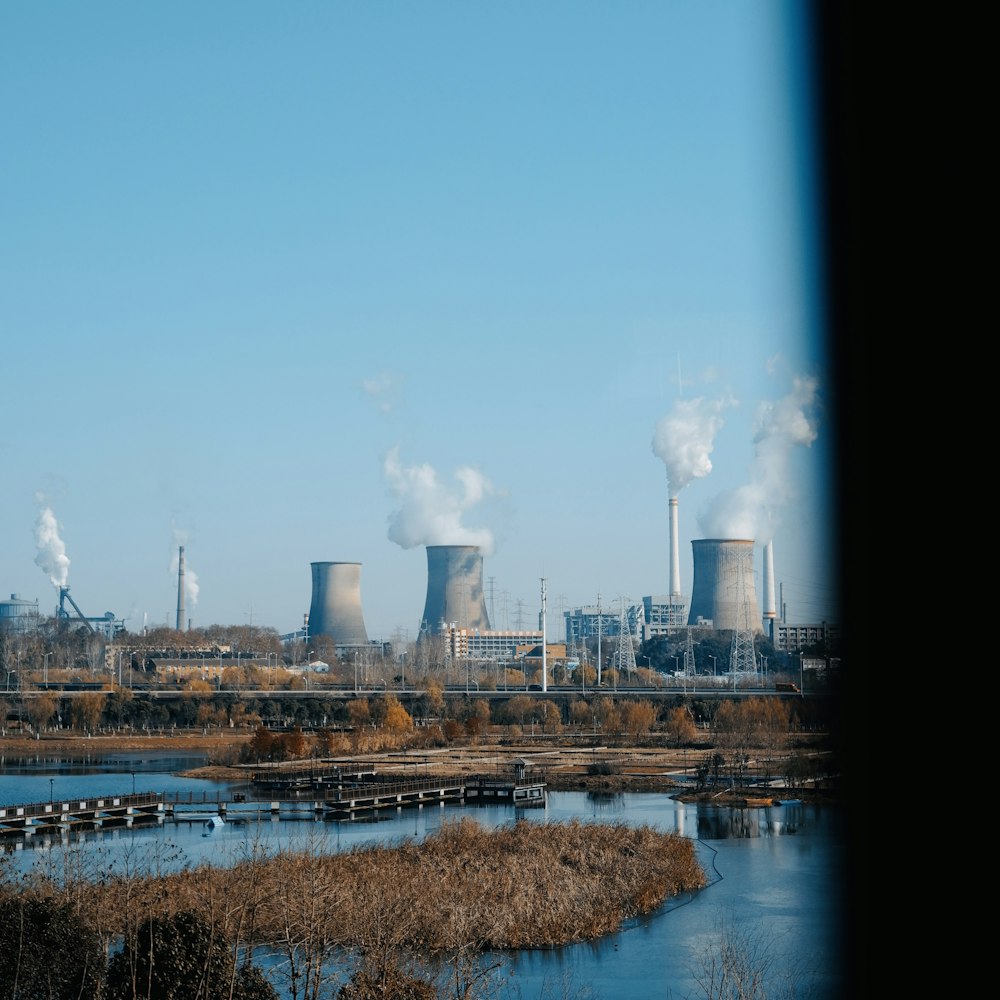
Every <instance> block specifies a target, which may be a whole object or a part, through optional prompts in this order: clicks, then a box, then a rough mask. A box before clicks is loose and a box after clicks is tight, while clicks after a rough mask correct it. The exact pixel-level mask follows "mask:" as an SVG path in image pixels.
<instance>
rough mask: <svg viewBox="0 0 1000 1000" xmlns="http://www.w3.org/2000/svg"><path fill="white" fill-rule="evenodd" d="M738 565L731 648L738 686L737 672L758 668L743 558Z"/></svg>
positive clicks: (730, 658) (730, 659) (733, 669)
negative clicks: (734, 623) (734, 622)
mask: <svg viewBox="0 0 1000 1000" xmlns="http://www.w3.org/2000/svg"><path fill="white" fill-rule="evenodd" d="M738 567H739V568H738V569H737V588H738V592H739V593H738V598H739V600H738V603H737V607H736V628H734V629H733V644H732V647H731V648H730V650H729V671H730V673H731V674H732V675H733V687H735V686H736V675H737V674H752V673H755V672H756V669H757V656H756V654H755V653H754V649H753V627H752V625H751V622H750V608H749V607H748V606H747V596H746V585H745V583H744V580H743V572H744V566H743V561H742V560H740V562H739V564H738Z"/></svg>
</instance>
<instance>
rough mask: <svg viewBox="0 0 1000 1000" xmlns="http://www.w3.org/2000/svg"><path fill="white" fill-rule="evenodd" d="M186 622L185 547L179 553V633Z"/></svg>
mask: <svg viewBox="0 0 1000 1000" xmlns="http://www.w3.org/2000/svg"><path fill="white" fill-rule="evenodd" d="M186 624H187V623H186V622H185V621H184V546H183V545H182V546H181V547H180V550H179V551H178V553H177V626H176V627H177V631H178V632H183V631H184V627H185V625H186Z"/></svg>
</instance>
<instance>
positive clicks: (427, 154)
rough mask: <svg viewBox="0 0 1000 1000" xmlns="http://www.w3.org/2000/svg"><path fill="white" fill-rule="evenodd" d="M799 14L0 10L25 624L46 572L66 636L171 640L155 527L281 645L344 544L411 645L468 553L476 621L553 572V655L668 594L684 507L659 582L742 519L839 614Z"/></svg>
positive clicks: (198, 598)
mask: <svg viewBox="0 0 1000 1000" xmlns="http://www.w3.org/2000/svg"><path fill="white" fill-rule="evenodd" d="M801 12H802V8H801V6H800V5H797V4H794V3H778V2H761V3H754V4H736V3H729V2H725V3H723V2H694V0H690V2H687V0H685V2H681V0H676V2H649V3H645V2H626V3H622V4H607V3H589V2H585V0H584V2H579V0H578V2H573V3H563V2H558V0H555V2H545V3H505V4H468V3H460V2H431V0H425V2H415V3H402V2H383V3H360V2H356V3H355V2H351V3H349V2H327V3H309V2H305V3H296V4H289V5H280V6H279V5H275V4H270V3H255V2H245V0H244V2H240V3H227V2H216V3H212V4H195V3H185V2H179V3H170V4H142V5H137V4H129V3H120V4H119V3H110V2H99V3H96V4H88V5H80V4H70V3H47V4H14V5H10V4H8V5H5V7H4V8H3V10H2V11H0V115H2V126H3V142H2V148H3V155H2V158H0V171H2V173H0V177H2V183H0V218H2V219H3V220H4V222H3V225H2V227H0V324H2V332H3V339H2V343H3V347H2V355H0V365H2V369H0V370H2V373H3V380H2V384H3V397H2V398H3V413H4V414H5V418H6V419H5V424H6V427H7V430H6V432H5V433H4V434H3V435H2V436H0V468H2V469H3V485H4V488H3V490H2V491H0V523H2V524H3V531H2V533H0V593H3V592H4V591H6V592H7V593H18V594H19V595H20V596H22V597H26V598H29V599H34V598H38V600H39V602H40V607H41V609H42V610H43V612H50V611H51V610H52V609H53V608H54V607H55V604H56V601H57V597H58V592H57V590H56V584H55V582H54V580H53V573H52V572H51V570H52V566H51V565H50V564H49V563H48V562H46V557H47V556H48V557H51V556H52V554H53V552H54V550H55V549H60V548H61V550H62V555H63V556H64V561H63V562H62V565H61V567H60V568H59V569H58V570H57V575H58V574H62V576H61V577H60V578H61V579H64V580H65V582H67V583H68V585H69V586H70V588H71V593H72V595H73V597H74V599H75V600H76V601H77V603H78V604H79V605H80V606H81V608H82V609H83V611H84V613H85V614H87V615H100V614H103V613H104V612H105V611H107V610H111V611H113V612H114V613H115V615H116V616H117V617H122V618H125V619H126V620H127V625H128V627H129V628H130V629H131V630H133V631H135V630H138V629H140V628H141V627H142V624H143V622H144V621H146V622H147V623H149V624H157V623H164V622H169V623H170V624H173V617H174V611H175V608H176V550H177V546H178V544H184V546H185V556H186V564H187V569H188V575H189V578H190V581H189V582H191V583H192V585H193V588H194V590H196V593H195V592H193V591H192V593H190V594H189V598H188V601H187V613H188V616H189V617H190V618H191V620H192V622H193V624H194V625H196V626H198V625H209V624H213V623H221V624H246V623H252V624H255V625H271V626H274V627H275V628H277V629H278V630H279V631H281V632H285V631H290V630H292V629H294V628H296V627H298V626H299V625H301V623H302V616H303V614H304V613H305V612H306V611H308V608H309V602H310V597H311V578H310V566H309V564H310V563H311V562H313V561H318V560H333V561H341V560H343V561H357V562H361V563H362V574H361V585H362V601H363V606H364V612H365V621H366V624H367V627H368V631H369V634H370V635H371V636H372V637H373V638H385V639H390V638H393V637H394V636H395V637H396V638H400V637H404V636H405V637H407V638H410V639H412V638H414V637H415V634H416V630H417V627H418V624H419V618H420V615H421V613H422V610H423V603H424V597H425V592H426V569H427V567H426V556H425V553H424V551H423V545H426V544H450V543H463V542H466V541H468V540H470V539H472V540H475V541H477V542H479V541H481V542H483V543H484V544H485V553H486V555H485V560H484V577H485V578H486V582H487V588H488V591H489V592H491V593H492V610H493V619H494V622H493V623H494V625H495V626H498V627H517V625H518V624H519V623H520V624H521V625H523V626H524V627H532V626H533V625H534V624H535V622H536V621H537V613H538V609H539V606H540V596H539V595H540V586H541V584H540V580H541V578H542V577H544V578H545V579H546V581H547V584H546V586H547V592H548V615H549V622H550V634H551V633H552V632H555V633H557V634H558V630H559V628H560V627H561V620H560V612H561V610H562V609H563V608H564V607H572V606H578V605H581V604H587V603H593V602H594V601H596V599H597V595H598V594H600V595H601V599H602V601H603V602H605V603H606V604H609V605H610V604H617V602H618V601H619V600H620V598H621V597H628V598H631V599H633V600H637V599H639V598H640V597H642V596H643V595H645V594H660V593H665V592H666V590H667V588H668V569H669V566H668V559H669V532H668V520H667V501H668V495H669V493H670V492H676V493H677V496H678V509H679V511H680V538H681V584H682V590H684V592H685V593H689V592H690V587H691V577H692V568H691V547H690V542H691V539H694V538H701V537H711V536H710V535H707V534H706V530H715V529H716V528H717V527H718V526H719V524H720V521H719V518H720V517H722V515H723V514H724V513H725V512H726V511H727V510H730V512H731V510H732V508H733V506H734V504H735V505H738V504H740V503H742V502H743V501H744V500H747V501H750V502H751V504H752V506H754V508H755V514H754V517H753V519H752V524H753V525H754V526H755V527H754V530H756V531H759V532H760V534H759V535H757V536H756V537H757V539H758V541H760V542H763V541H764V540H765V539H764V537H763V535H764V534H767V535H771V536H772V538H773V542H774V562H775V576H776V579H777V581H778V583H779V584H781V594H782V596H783V598H784V601H785V604H786V609H787V616H788V619H789V620H790V621H793V622H803V621H814V620H819V619H823V618H825V619H827V620H836V618H837V608H836V605H835V603H834V602H835V598H836V586H835V580H834V579H833V577H832V570H831V569H830V568H829V567H830V566H831V565H832V564H831V561H830V553H829V541H828V533H829V530H830V522H831V518H832V516H833V515H834V510H833V507H832V504H831V500H830V496H831V485H830V478H831V477H830V472H829V463H830V454H831V449H832V447H833V445H834V442H833V436H832V435H833V424H834V411H833V388H834V387H833V386H832V385H830V384H829V373H828V370H827V364H826V361H827V332H826V331H825V330H824V329H823V326H822V317H823V312H822V301H821V295H820V291H819V289H818V288H817V284H816V280H815V274H816V270H817V266H818V263H819V257H818V250H817V246H818V245H819V234H818V227H817V223H816V215H815V212H816V207H817V203H818V202H817V195H816V192H815V177H814V170H813V164H812V161H811V153H810V140H811V136H810V129H811V128H812V125H813V123H812V122H811V120H810V118H809V96H808V67H809V54H808V52H807V51H805V50H803V48H802V45H801V43H802V40H803V31H802V29H803V26H802V25H801V24H799V18H800V16H801ZM761 407H764V410H763V411H762V410H761ZM762 412H763V414H764V416H762ZM680 415H683V416H684V417H685V418H686V419H685V420H678V419H671V418H676V417H678V416H680ZM706 420H707V421H708V424H707V426H708V428H709V430H708V432H707V436H705V427H706ZM792 428H794V430H793V429H792ZM658 429H660V431H661V433H663V434H665V435H666V438H667V443H666V444H665V445H662V449H663V450H662V454H661V453H658V452H657V451H656V450H654V434H656V433H657V431H658ZM671 435H672V437H671ZM679 435H680V436H684V435H690V437H691V439H692V440H691V441H687V440H685V441H681V440H680V439H679ZM755 438H756V440H755ZM661 444H662V442H661ZM666 455H682V456H684V458H685V460H686V459H690V460H691V461H692V464H691V466H690V467H689V469H696V470H697V472H692V473H691V475H690V478H687V479H686V481H684V482H683V483H681V482H680V480H681V479H682V478H684V476H682V473H681V472H680V471H678V467H676V466H671V465H670V464H668V463H669V462H672V461H673V458H667V457H664V456H666ZM706 464H710V469H708V468H706ZM670 468H672V469H673V472H672V474H673V476H674V480H675V481H674V482H671V483H669V484H668V479H669V476H670V475H671V473H670V472H668V469H670ZM46 517H47V518H48V519H49V526H50V528H51V532H50V534H49V535H48V536H47V537H46V536H44V535H41V536H40V535H39V530H38V529H39V526H40V519H41V521H42V522H44V519H45V518H46ZM699 518H702V519H704V523H705V525H706V527H703V526H702V524H701V523H699ZM713 518H714V522H713ZM762 522H763V524H762ZM750 523H751V522H749V521H747V520H745V519H744V520H743V521H742V524H743V525H747V524H750ZM726 537H729V536H726ZM67 559H68V564H67V563H66V562H65V560H67ZM756 562H757V573H758V588H759V587H760V563H761V558H760V553H759V550H758V555H757V559H756ZM46 567H47V568H46ZM758 593H759V590H758ZM4 596H6V594H4ZM488 604H489V595H488Z"/></svg>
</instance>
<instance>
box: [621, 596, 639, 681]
mask: <svg viewBox="0 0 1000 1000" xmlns="http://www.w3.org/2000/svg"><path fill="white" fill-rule="evenodd" d="M621 605H622V607H621V616H620V618H619V619H618V656H617V660H618V669H619V670H624V671H625V673H627V674H629V675H632V674H633V673H635V646H633V645H632V629H631V627H630V626H629V623H628V614H627V612H626V611H625V598H624V597H623V598H622V599H621Z"/></svg>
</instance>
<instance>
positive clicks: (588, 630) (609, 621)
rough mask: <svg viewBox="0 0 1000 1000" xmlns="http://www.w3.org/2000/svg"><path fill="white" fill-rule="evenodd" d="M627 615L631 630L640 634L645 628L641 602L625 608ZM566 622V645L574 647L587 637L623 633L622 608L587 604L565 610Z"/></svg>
mask: <svg viewBox="0 0 1000 1000" xmlns="http://www.w3.org/2000/svg"><path fill="white" fill-rule="evenodd" d="M625 617H626V620H627V622H628V628H629V631H630V632H631V633H632V635H633V636H636V635H640V634H641V633H642V629H643V620H644V617H645V609H644V608H643V606H642V605H641V604H633V605H631V606H629V607H628V608H626V609H625ZM563 621H564V622H565V624H566V645H567V646H568V647H569V648H571V649H572V648H573V647H574V646H575V645H577V644H579V643H583V642H584V641H585V640H587V639H593V638H596V637H597V636H598V635H600V636H609V635H612V636H617V635H620V634H621V610H620V609H619V610H614V609H609V608H599V607H597V606H596V605H585V606H584V607H581V608H574V609H573V610H572V611H564V612H563Z"/></svg>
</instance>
